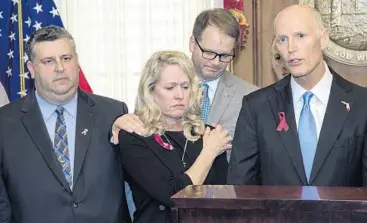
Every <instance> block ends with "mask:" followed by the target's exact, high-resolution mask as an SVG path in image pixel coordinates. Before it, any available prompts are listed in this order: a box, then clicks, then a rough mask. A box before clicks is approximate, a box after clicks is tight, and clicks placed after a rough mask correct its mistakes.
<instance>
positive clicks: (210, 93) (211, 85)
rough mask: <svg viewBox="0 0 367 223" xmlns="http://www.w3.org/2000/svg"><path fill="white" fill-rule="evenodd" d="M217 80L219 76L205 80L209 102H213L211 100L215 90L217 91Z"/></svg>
mask: <svg viewBox="0 0 367 223" xmlns="http://www.w3.org/2000/svg"><path fill="white" fill-rule="evenodd" d="M219 80H220V78H217V79H215V80H212V81H207V82H206V83H207V84H208V86H209V87H208V96H209V100H210V104H213V100H214V96H215V92H216V91H217V88H218V83H219Z"/></svg>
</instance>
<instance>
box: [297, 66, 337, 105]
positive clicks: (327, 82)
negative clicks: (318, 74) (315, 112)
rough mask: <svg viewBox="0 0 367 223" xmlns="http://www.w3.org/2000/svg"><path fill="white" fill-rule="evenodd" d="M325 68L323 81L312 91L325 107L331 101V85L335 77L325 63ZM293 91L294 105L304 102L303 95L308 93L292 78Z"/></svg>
mask: <svg viewBox="0 0 367 223" xmlns="http://www.w3.org/2000/svg"><path fill="white" fill-rule="evenodd" d="M324 66H325V74H324V76H323V77H322V78H321V80H320V81H319V82H318V83H317V84H316V85H315V86H314V87H313V88H312V89H311V90H310V92H311V93H312V94H314V95H315V97H316V98H317V99H318V100H319V101H320V102H321V103H323V104H324V105H325V106H326V105H327V102H328V101H329V96H330V89H331V84H332V82H333V75H332V74H331V72H330V70H329V67H328V66H327V64H326V62H325V61H324ZM291 89H292V95H293V104H296V103H297V102H298V101H300V100H302V96H303V94H304V93H305V92H306V91H307V90H306V89H304V88H303V87H302V86H301V85H299V84H298V83H297V82H296V81H295V79H294V78H293V77H291Z"/></svg>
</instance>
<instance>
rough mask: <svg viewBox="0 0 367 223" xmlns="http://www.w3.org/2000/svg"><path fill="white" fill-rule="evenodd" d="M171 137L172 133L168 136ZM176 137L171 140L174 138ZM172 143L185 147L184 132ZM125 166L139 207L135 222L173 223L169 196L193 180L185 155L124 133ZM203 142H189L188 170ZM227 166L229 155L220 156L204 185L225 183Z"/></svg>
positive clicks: (122, 146)
mask: <svg viewBox="0 0 367 223" xmlns="http://www.w3.org/2000/svg"><path fill="white" fill-rule="evenodd" d="M167 134H169V133H167ZM172 135H173V137H170V136H172ZM168 137H170V141H171V143H172V144H173V145H174V146H175V147H176V148H178V147H177V146H176V145H177V144H179V145H180V147H181V148H183V147H184V144H185V138H184V136H183V135H182V134H181V133H174V134H169V136H168ZM119 142H120V148H121V149H120V150H121V159H122V165H123V167H124V169H125V170H126V172H127V173H126V180H127V182H128V183H129V184H130V187H131V190H132V192H133V199H134V203H135V206H136V211H135V213H134V222H142V223H145V222H149V223H164V222H171V210H170V206H171V205H172V201H171V199H170V197H171V196H172V195H174V194H175V193H176V192H178V191H180V190H181V189H183V188H184V187H186V186H187V185H190V184H192V182H191V179H190V178H189V176H188V175H186V174H185V173H184V172H185V171H186V169H185V167H184V166H183V164H182V162H181V157H182V155H181V154H180V155H178V154H177V153H176V152H177V151H175V150H178V149H175V150H173V151H169V150H166V149H164V148H163V147H161V146H160V145H159V144H158V143H157V142H156V141H155V140H154V138H153V136H150V137H146V138H145V137H142V136H139V135H136V134H130V133H127V132H124V131H121V132H120V135H119ZM202 145H203V140H202V139H199V140H197V141H195V142H190V141H188V144H187V150H186V154H185V161H186V162H187V168H190V167H191V165H192V164H193V163H194V162H195V160H196V158H197V157H198V156H199V154H200V152H201V149H202ZM227 170H228V163H227V159H226V154H225V153H223V154H222V155H220V156H218V157H217V158H216V159H215V161H214V163H213V165H212V168H211V169H210V171H209V173H208V176H207V178H206V180H205V182H204V184H225V183H226V177H227Z"/></svg>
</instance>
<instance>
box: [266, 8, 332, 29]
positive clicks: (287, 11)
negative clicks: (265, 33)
mask: <svg viewBox="0 0 367 223" xmlns="http://www.w3.org/2000/svg"><path fill="white" fill-rule="evenodd" d="M295 17H296V18H298V19H302V20H303V21H304V22H306V23H309V24H310V25H311V26H313V27H315V29H317V30H319V31H322V30H323V29H324V28H325V26H324V23H323V21H322V18H321V15H320V13H319V11H317V10H316V9H314V8H312V7H311V6H309V5H301V4H296V5H291V6H288V7H286V8H284V9H283V10H282V11H280V12H279V13H278V15H277V16H276V17H275V19H274V24H273V26H274V34H275V33H276V27H277V24H279V23H280V22H283V21H284V20H285V21H292V20H293V19H294V18H295Z"/></svg>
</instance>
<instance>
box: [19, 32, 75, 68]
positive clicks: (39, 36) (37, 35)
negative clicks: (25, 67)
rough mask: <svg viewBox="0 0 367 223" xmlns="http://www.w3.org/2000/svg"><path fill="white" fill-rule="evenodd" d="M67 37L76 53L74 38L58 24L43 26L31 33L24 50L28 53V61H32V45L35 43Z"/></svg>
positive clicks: (33, 56)
mask: <svg viewBox="0 0 367 223" xmlns="http://www.w3.org/2000/svg"><path fill="white" fill-rule="evenodd" d="M63 38H67V39H69V40H70V43H71V47H72V48H73V50H74V52H75V53H76V46H75V42H74V38H73V37H72V36H71V34H70V33H69V32H68V31H67V30H66V29H64V28H62V27H59V26H45V27H43V28H41V29H39V30H37V31H35V32H33V33H32V35H31V37H30V38H29V40H28V41H27V43H26V45H25V52H26V54H27V55H28V58H29V60H30V61H32V62H33V60H34V58H35V55H34V51H33V50H34V46H35V45H36V43H40V42H45V41H55V40H58V39H63Z"/></svg>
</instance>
